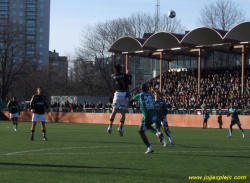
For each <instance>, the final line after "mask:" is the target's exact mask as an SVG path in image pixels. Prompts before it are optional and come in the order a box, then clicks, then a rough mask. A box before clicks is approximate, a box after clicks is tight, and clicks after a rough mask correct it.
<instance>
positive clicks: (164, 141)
mask: <svg viewBox="0 0 250 183" xmlns="http://www.w3.org/2000/svg"><path fill="white" fill-rule="evenodd" d="M161 139H162V141H163V143H164V144H166V145H167V144H168V142H167V141H166V139H165V138H164V136H162V137H161Z"/></svg>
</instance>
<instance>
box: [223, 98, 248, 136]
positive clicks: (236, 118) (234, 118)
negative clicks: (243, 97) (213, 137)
mask: <svg viewBox="0 0 250 183" xmlns="http://www.w3.org/2000/svg"><path fill="white" fill-rule="evenodd" d="M239 114H240V111H239V109H238V108H237V107H236V105H234V103H233V102H231V103H230V108H229V109H228V115H227V116H230V115H231V116H232V117H231V122H230V129H229V136H228V137H233V125H235V124H237V125H238V127H239V129H240V130H241V132H242V137H243V138H245V137H246V136H245V134H244V130H243V129H242V128H241V124H240V119H239Z"/></svg>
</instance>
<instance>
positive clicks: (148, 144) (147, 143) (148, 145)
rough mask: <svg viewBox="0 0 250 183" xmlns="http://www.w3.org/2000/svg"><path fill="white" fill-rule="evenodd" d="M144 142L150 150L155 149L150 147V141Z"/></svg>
mask: <svg viewBox="0 0 250 183" xmlns="http://www.w3.org/2000/svg"><path fill="white" fill-rule="evenodd" d="M143 142H144V144H145V145H146V146H147V147H148V148H150V149H153V148H152V147H151V146H150V143H149V141H148V140H146V141H143Z"/></svg>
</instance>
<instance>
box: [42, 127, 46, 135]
mask: <svg viewBox="0 0 250 183" xmlns="http://www.w3.org/2000/svg"><path fill="white" fill-rule="evenodd" d="M42 132H43V137H46V128H42Z"/></svg>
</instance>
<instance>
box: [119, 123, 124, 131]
mask: <svg viewBox="0 0 250 183" xmlns="http://www.w3.org/2000/svg"><path fill="white" fill-rule="evenodd" d="M123 125H124V121H120V126H119V128H120V129H121V130H122V128H123Z"/></svg>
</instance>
